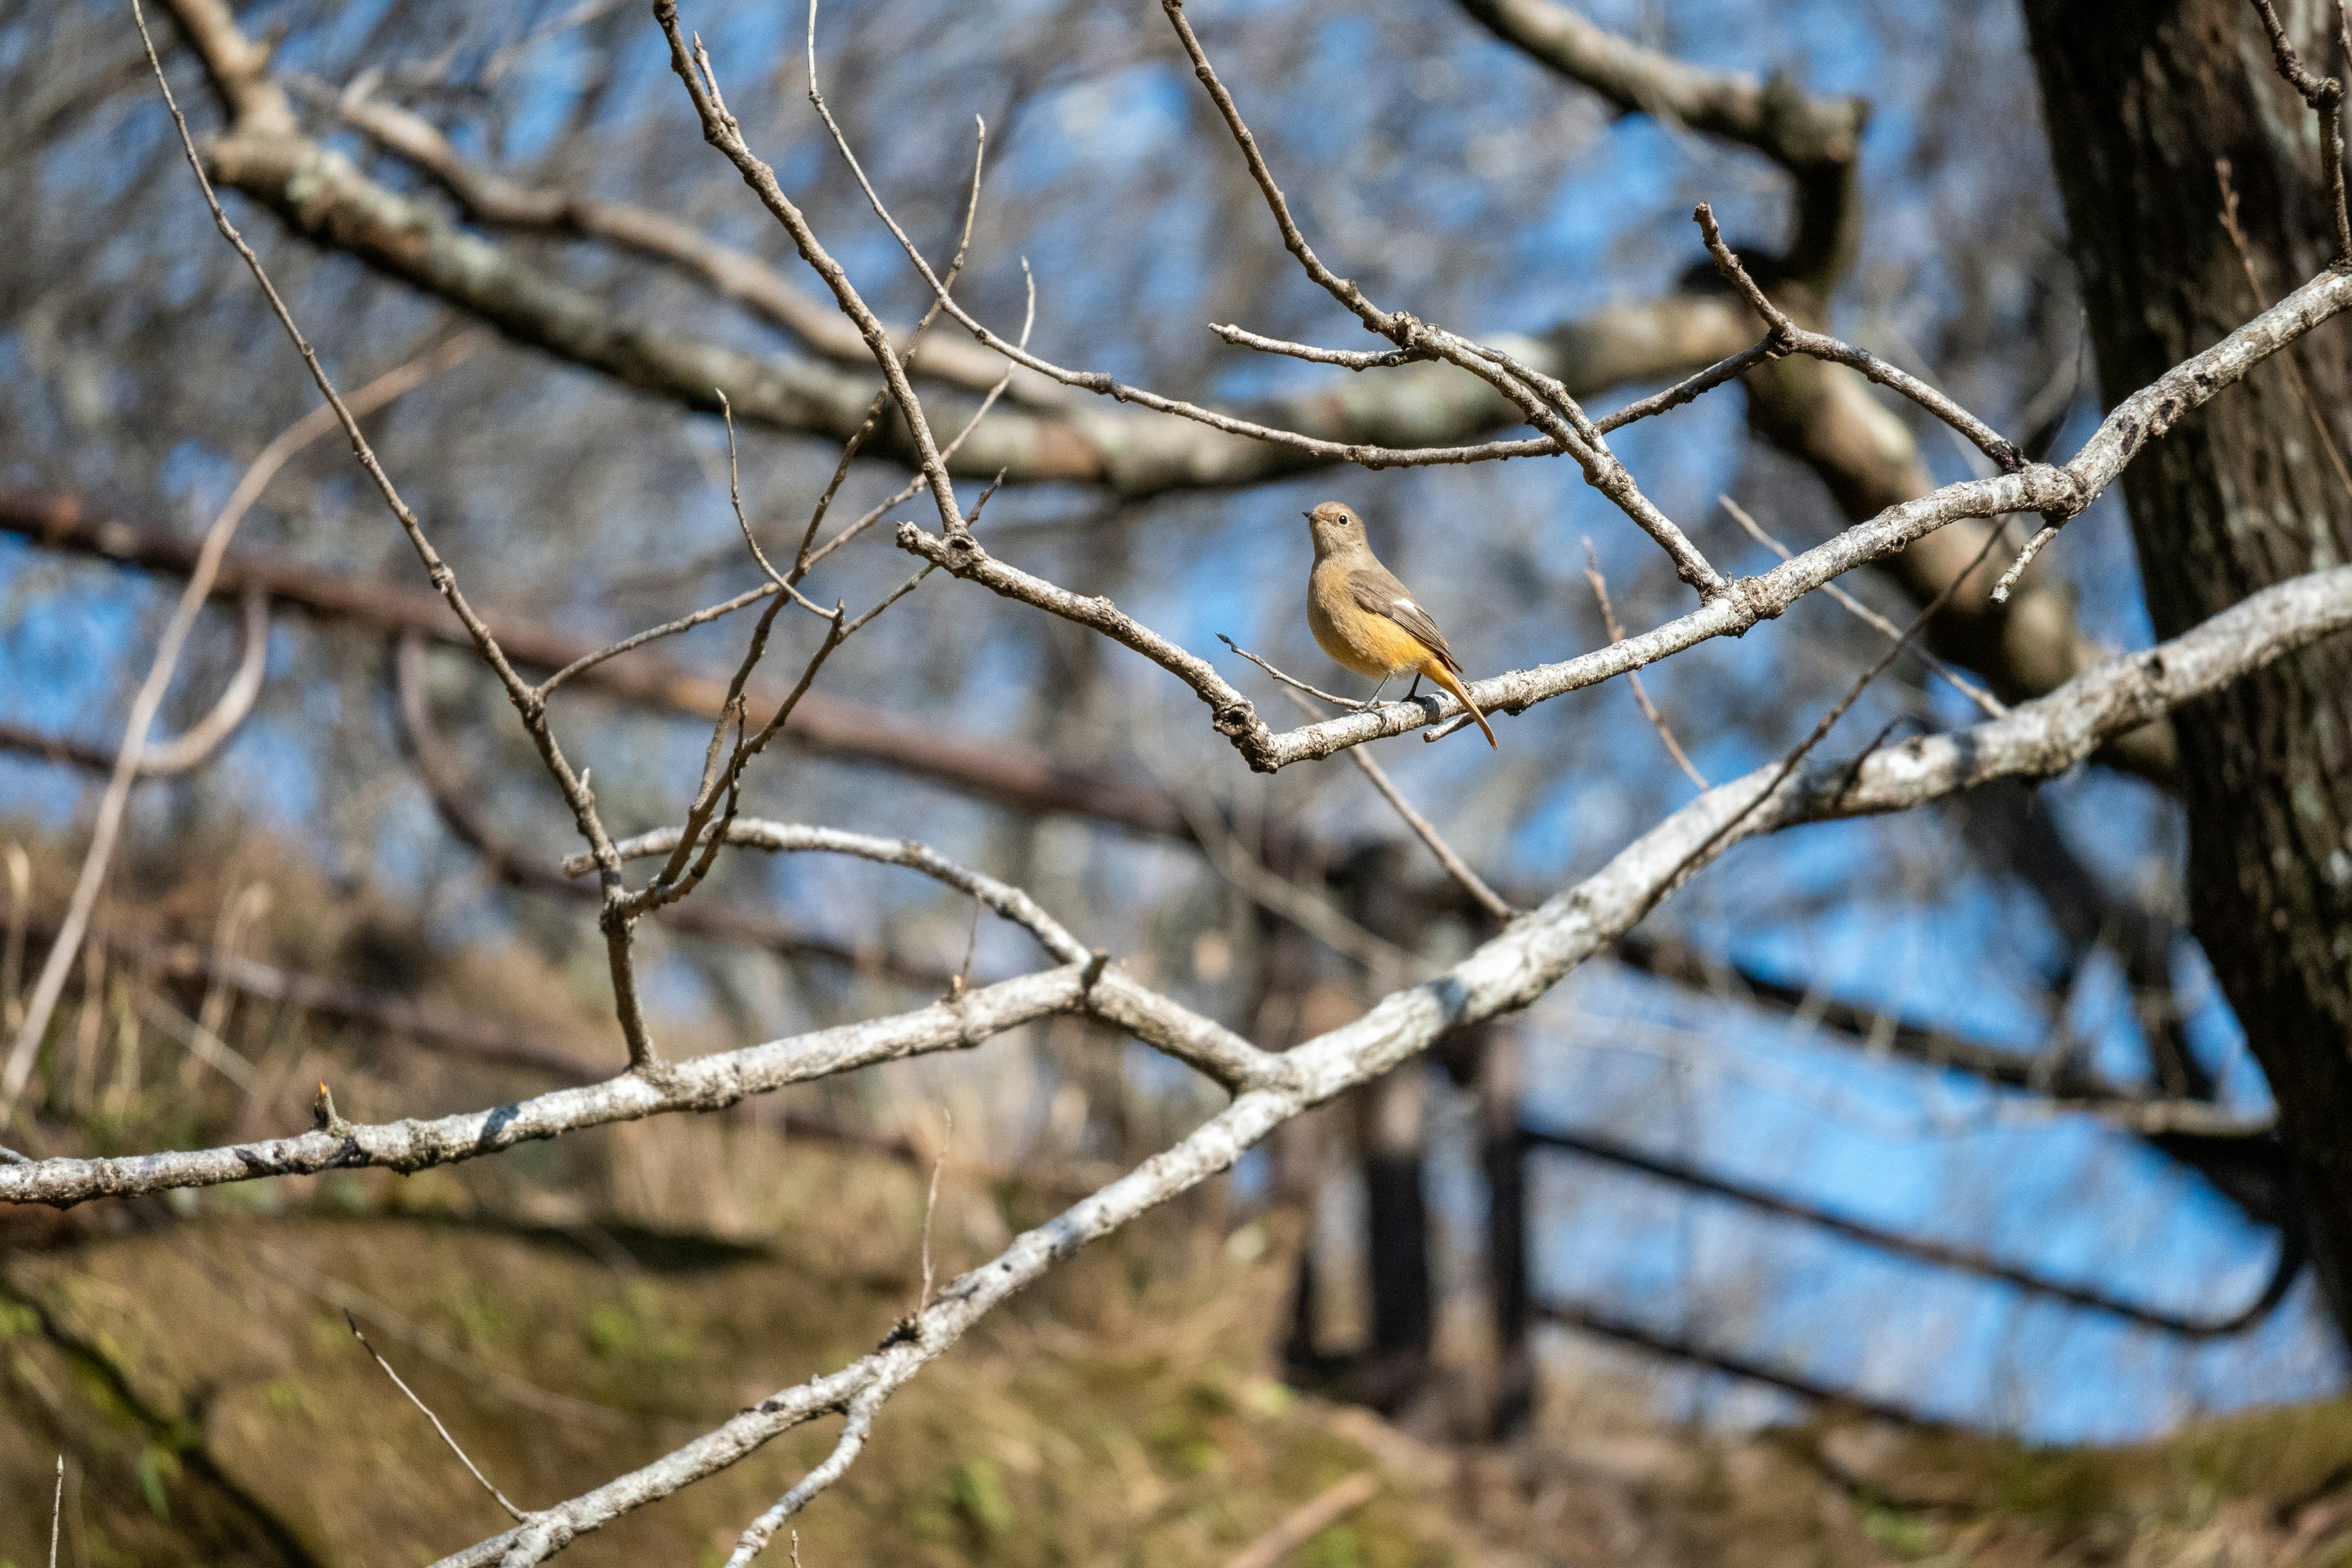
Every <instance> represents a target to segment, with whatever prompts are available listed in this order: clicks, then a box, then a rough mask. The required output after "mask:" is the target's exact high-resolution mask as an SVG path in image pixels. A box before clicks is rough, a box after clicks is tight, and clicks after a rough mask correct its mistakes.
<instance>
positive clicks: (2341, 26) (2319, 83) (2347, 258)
mask: <svg viewBox="0 0 2352 1568" xmlns="http://www.w3.org/2000/svg"><path fill="white" fill-rule="evenodd" d="M2253 4H2254V10H2255V11H2256V12H2257V13H2258V14H2259V15H2260V16H2262V19H2263V29H2264V30H2265V31H2267V32H2268V33H2269V34H2270V37H2271V56H2272V58H2273V59H2275V60H2276V61H2277V62H2278V68H2279V75H2281V76H2283V77H2284V78H2286V79H2287V85H2289V86H2290V87H2292V88H2294V90H2295V91H2296V92H2298V93H2300V94H2302V95H2303V101H2304V102H2305V103H2307V104H2309V105H2310V106H2311V111H2312V113H2313V114H2314V115H2315V116H2317V117H2318V120H2319V155H2320V174H2321V175H2322V177H2323V178H2325V179H2326V182H2327V205H2328V214H2329V216H2330V218H2331V219H2332V220H2333V230H2334V237H2335V250H2334V252H2333V253H2332V259H2331V265H2333V266H2335V267H2336V268H2338V269H2339V270H2341V269H2343V268H2352V216H2347V212H2346V209H2345V197H2344V80H2343V79H2342V78H2341V77H2334V76H2326V77H2319V76H2314V75H2312V74H2311V72H2309V71H2307V70H2305V68H2304V66H2303V59H2302V57H2300V56H2299V55H2297V54H2296V53H2295V49H2294V41H2293V40H2292V39H2290V38H2289V37H2287V36H2286V24H2285V23H2284V22H2282V21H2280V20H2279V14H2278V11H2277V10H2276V8H2274V7H2273V5H2271V0H2253ZM2336 32H2337V34H2338V36H2339V37H2344V38H2345V39H2347V42H2346V43H2345V46H2344V47H2345V48H2346V50H2347V53H2352V33H2347V31H2346V24H2345V20H2344V0H2336ZM2261 291H2262V290H2261V288H2260V287H2259V286H2257V287H2256V289H2255V292H2256V293H2260V292H2261Z"/></svg>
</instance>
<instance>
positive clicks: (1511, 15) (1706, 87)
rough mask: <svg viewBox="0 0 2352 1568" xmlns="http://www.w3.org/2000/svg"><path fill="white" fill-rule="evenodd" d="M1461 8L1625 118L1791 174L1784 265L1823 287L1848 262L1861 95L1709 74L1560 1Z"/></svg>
mask: <svg viewBox="0 0 2352 1568" xmlns="http://www.w3.org/2000/svg"><path fill="white" fill-rule="evenodd" d="M1460 5H1461V6H1462V9H1463V10H1464V11H1465V12H1466V13H1467V14H1468V15H1469V16H1471V17H1473V18H1474V19H1475V20H1476V21H1478V22H1479V23H1481V24H1482V25H1484V26H1486V28H1487V30H1488V31H1490V32H1492V33H1493V34H1494V35H1495V36H1496V37H1498V38H1500V39H1502V40H1503V41H1504V42H1505V43H1507V44H1509V45H1511V46H1512V47H1515V48H1517V49H1518V50H1519V52H1520V53H1522V54H1524V55H1526V56H1528V58H1531V59H1534V60H1536V61H1538V63H1540V64H1542V65H1545V66H1548V67H1549V68H1551V69H1553V70H1556V71H1558V72H1559V73H1560V75H1562V76H1564V77H1567V78H1568V79H1570V80H1571V81H1574V82H1576V83H1578V84H1580V86H1583V87H1585V88H1588V89H1591V90H1592V91H1593V92H1595V93H1598V94H1599V95H1600V96H1601V97H1602V98H1604V99H1606V100H1609V101H1610V102H1611V103H1612V104H1614V105H1615V106H1616V107H1617V108H1618V109H1620V110H1623V111H1624V112H1626V113H1629V114H1647V115H1651V116H1653V117H1654V118H1656V119H1658V120H1660V121H1664V123H1666V124H1667V125H1669V126H1678V127H1683V128H1685V129H1688V130H1691V131H1696V132H1699V133H1700V134H1702V135H1706V136H1714V137H1717V138H1719V139H1721V140H1723V141H1727V142H1737V143H1738V144H1740V145H1742V146H1746V147H1750V148H1753V149H1754V150H1755V151H1757V152H1759V153H1763V154H1764V155H1765V156H1766V157H1768V158H1769V159H1771V160H1772V161H1773V162H1774V163H1778V164H1780V167H1781V168H1783V169H1785V170H1787V171H1788V173H1789V174H1790V176H1791V177H1792V178H1794V180H1795V181H1796V185H1797V195H1796V204H1795V205H1796V221H1795V223H1794V226H1793V232H1792V233H1791V235H1790V241H1789V245H1788V263H1787V264H1788V266H1789V268H1790V269H1791V270H1792V271H1794V272H1795V273H1797V274H1798V275H1799V276H1801V277H1804V278H1806V279H1810V280H1812V281H1815V282H1816V283H1819V284H1826V283H1827V282H1828V281H1829V280H1830V279H1833V278H1834V277H1836V275H1837V274H1839V273H1840V272H1843V270H1844V268H1845V267H1846V265H1847V263H1848V262H1849V261H1850V260H1851V259H1852V255H1853V244H1854V240H1855V238H1856V237H1857V236H1858V235H1859V233H1860V230H1861V215H1860V211H1859V195H1858V193H1857V191H1856V189H1855V183H1856V177H1857V173H1858V163H1859V159H1858V156H1857V155H1858V153H1860V151H1861V144H1862V130H1863V125H1864V121H1867V120H1868V118H1869V116H1870V105H1869V104H1868V102H1867V101H1866V100H1863V99H1860V98H1822V97H1814V96H1811V95H1809V94H1807V93H1806V92H1804V91H1803V89H1801V88H1799V87H1798V86H1797V85H1796V84H1795V83H1794V82H1793V81H1791V80H1790V79H1788V78H1786V77H1781V76H1775V77H1773V78H1771V79H1769V80H1768V81H1760V82H1759V81H1758V80H1757V79H1755V78H1754V77H1752V76H1750V75H1748V74H1747V73H1746V72H1744V71H1709V70H1704V69H1701V68H1697V67H1695V66H1692V65H1688V64H1686V63H1685V62H1684V61H1681V60H1678V59H1675V58H1673V57H1672V56H1669V55H1664V54H1660V53H1658V52H1657V51H1655V50H1654V49H1648V48H1644V47H1642V46H1641V45H1639V44H1635V43H1633V42H1632V41H1631V40H1629V39H1625V38H1621V37H1617V36H1616V35H1615V34H1613V33H1611V32H1609V31H1608V30H1606V29H1605V28H1602V27H1600V26H1596V25H1594V24H1593V23H1592V22H1591V21H1589V20H1587V19H1586V18H1585V17H1584V16H1580V15H1579V14H1578V13H1577V12H1575V11H1572V10H1570V8H1569V7H1568V6H1566V5H1560V4H1558V3H1557V0H1460Z"/></svg>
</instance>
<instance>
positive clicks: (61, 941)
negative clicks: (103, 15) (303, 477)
mask: <svg viewBox="0 0 2352 1568" xmlns="http://www.w3.org/2000/svg"><path fill="white" fill-rule="evenodd" d="M142 26H143V24H142ZM150 58H151V59H152V56H151V57H150ZM155 69H156V71H157V73H158V79H161V72H162V69H163V68H162V66H161V65H160V64H158V65H156V67H155ZM174 112H175V113H176V112H177V111H176V110H174ZM189 156H190V158H191V160H193V159H194V150H193V149H191V151H190V154H189ZM222 221H223V222H224V224H225V223H226V219H224V220H222ZM474 346H475V345H474V343H473V342H471V341H469V340H467V339H465V338H458V339H455V340H453V341H451V342H446V343H444V344H442V345H441V346H439V347H438V348H436V349H433V350H431V351H429V352H427V353H423V354H419V355H418V356H416V357H415V359H412V360H410V361H409V362H408V363H405V364H403V365H399V366H397V367H395V368H394V369H393V370H390V371H387V372H385V373H384V374H383V375H380V376H378V377H376V378H375V379H374V380H373V381H371V382H369V383H368V384H365V385H364V386H362V387H361V388H360V389H359V390H358V391H357V392H355V393H353V394H352V399H351V404H350V405H349V406H345V405H343V404H342V403H341V402H340V401H338V400H336V399H335V398H334V397H333V396H332V395H330V397H329V402H330V404H331V407H328V408H314V409H312V410H311V411H310V413H308V414H306V415H304V416H302V417H301V418H299V419H298V420H296V421H295V422H294V423H293V424H292V425H289V426H287V427H286V428H285V429H284V430H282V431H280V432H279V433H278V435H277V436H276V437H273V438H272V439H271V440H270V441H269V443H268V445H267V446H265V447H262V448H261V450H260V451H259V452H258V453H257V454H255V456H254V458H253V461H252V462H251V463H250V464H248V465H247V468H246V470H245V472H244V474H243V475H242V476H241V477H240V478H239V479H237V482H236V488H235V489H232V490H230V492H229V495H228V499H227V500H226V501H224V502H223V503H222V505H221V509H220V510H219V511H218V512H217V513H216V514H215V516H214V518H213V521H212V523H211V525H210V526H209V527H207V528H206V529H205V537H204V542H202V543H201V544H200V545H198V546H197V547H196V549H195V552H194V558H193V559H192V560H191V562H190V563H189V566H188V581H187V583H186V584H185V585H184V587H183V588H182V589H181V591H180V598H179V602H178V603H177V604H176V605H173V609H172V616H171V618H170V619H169V620H168V621H166V622H165V623H164V626H163V635H162V636H161V637H159V638H158V639H157V641H156V648H155V653H154V657H153V658H152V661H151V662H150V663H149V665H148V668H147V676H146V679H144V680H143V681H142V682H141V684H140V687H139V690H138V692H137V694H136V695H135V696H134V697H133V698H132V699H131V716H130V718H129V719H128V720H127V721H125V722H124V725H123V730H122V743H121V747H120V749H119V750H118V751H117V752H115V755H114V760H113V766H112V769H111V772H110V776H109V778H108V779H107V784H106V791H105V794H104V795H101V796H100V800H99V805H98V817H97V822H96V824H95V826H92V828H91V829H90V837H89V849H88V851H87V852H86V853H85V854H84V856H83V857H82V863H81V871H80V874H79V877H78V878H77V879H76V881H75V883H74V890H73V896H72V898H71V900H69V901H68V904H67V906H66V915H65V920H64V921H63V922H62V923H61V924H60V926H59V927H58V940H57V942H55V944H53V945H52V946H51V948H50V949H49V953H48V956H47V958H46V959H45V960H43V962H42V964H41V969H40V973H39V974H38V975H37V977H36V978H35V980H34V982H33V990H32V994H31V995H30V996H29V997H28V998H27V999H26V1003H25V1013H24V1016H23V1018H22V1019H21V1020H20V1021H19V1022H18V1024H17V1026H16V1036H15V1038H14V1040H13V1042H12V1043H11V1044H10V1046H9V1048H8V1057H7V1061H6V1065H5V1068H0V1112H5V1110H6V1109H7V1108H9V1107H11V1106H13V1105H14V1104H15V1103H16V1097H17V1096H18V1095H19V1094H21V1093H22V1092H23V1091H24V1088H25V1082H26V1079H28V1078H30V1077H31V1076H32V1071H33V1062H34V1058H35V1057H36V1056H37V1053H38V1052H39V1049H40V1046H41V1041H42V1038H43V1037H44V1036H46V1035H47V1032H48V1027H49V1016H50V1014H51V1012H52V1010H54V1009H55V1007H56V1006H57V1002H58V996H59V995H60V994H63V992H64V990H65V984H66V972H67V970H68V969H69V968H71V967H72V964H73V962H74V959H75V957H76V956H77V955H78V954H79V952H80V951H81V937H82V931H83V930H84V928H85V927H87V926H88V924H89V913H90V910H91V908H92V907H93V906H94V905H95V904H96V903H97V901H98V893H99V889H100V886H101V885H102V884H103V883H104V881H105V879H106V870H107V865H108V863H109V861H110V860H111V858H113V854H114V844H115V838H116V836H117V835H118V834H119V833H120V831H121V826H122V816H123V813H124V811H125V810H126V809H128V807H129V805H130V804H131V784H133V783H134V782H136V781H137V779H138V777H139V771H140V763H141V761H142V759H143V758H144V756H145V755H146V750H147V733H148V730H149V728H150V727H151V726H152V724H153V723H154V721H155V715H156V712H157V710H160V709H161V708H162V707H163V698H164V695H165V693H166V692H168V691H169V690H170V689H171V685H172V677H173V672H174V671H175V670H176V669H177V668H178V666H179V661H180V650H181V648H182V647H184V645H185V644H186V642H187V637H188V634H189V633H190V632H191V631H193V630H194V628H195V623H196V616H198V615H199V614H201V613H202V612H203V610H204V607H205V600H206V599H207V598H208V597H210V595H211V594H212V590H213V585H214V583H215V579H216V577H217V574H218V573H219V571H220V565H221V561H222V558H223V557H224V556H225V555H226V553H227V552H228V547H229V542H230V541H231V540H233V539H234V538H236V529H237V525H238V524H239V523H241V522H242V521H245V514H246V513H247V511H248V510H251V509H252V506H253V503H254V502H255V501H257V500H260V499H261V494H262V492H263V491H264V490H265V489H268V486H269V482H270V480H272V479H276V478H277V477H278V470H279V469H281V468H284V467H285V466H286V464H287V463H288V462H289V460H291V459H292V458H293V457H294V455H295V454H296V453H298V452H299V451H300V450H302V448H303V447H307V446H309V445H310V443H311V442H313V441H315V440H317V439H318V438H319V437H321V436H323V435H325V434H326V433H327V432H328V431H329V430H331V429H333V428H334V427H335V426H336V425H337V424H338V423H340V424H341V425H342V426H344V427H345V428H346V430H348V431H353V432H355V431H356V430H357V429H358V426H356V425H355V424H353V423H352V420H353V418H354V416H355V415H356V414H364V413H367V412H369V411H371V410H373V409H376V408H381V407H382V406H383V405H385V404H387V403H390V402H391V401H393V400H394V398H396V397H399V396H400V395H403V394H404V393H406V392H409V391H411V390H413V389H414V388H415V387H416V386H418V385H420V384H423V383H424V382H425V380H427V379H428V378H430V377H431V376H432V375H434V374H436V373H437V372H439V371H442V370H445V369H446V368H448V367H449V366H450V365H453V364H456V363H458V362H460V361H462V360H463V359H465V357H466V356H467V354H470V353H472V352H473V350H474ZM257 614H258V615H262V616H263V619H262V625H261V628H260V633H259V636H258V637H255V635H254V631H253V624H254V621H255V619H256V616H257ZM246 620H247V637H248V646H247V657H246V665H247V668H246V669H244V670H241V671H240V672H239V679H236V680H233V681H232V682H231V683H230V686H229V689H228V691H227V692H226V693H225V694H224V696H223V698H222V700H221V704H220V706H219V707H217V708H216V709H215V712H214V715H213V716H212V717H211V718H208V719H207V720H205V721H204V722H203V723H200V724H199V725H198V726H197V727H196V729H195V730H194V731H192V732H191V734H190V735H188V736H184V737H183V738H182V739H183V741H184V742H186V743H184V744H183V745H182V746H181V747H179V748H177V749H175V750H174V751H173V752H168V753H167V755H166V761H167V762H180V763H184V765H194V763H197V762H201V761H202V760H203V759H204V757H205V755H206V754H207V753H209V752H210V751H211V750H212V748H213V747H214V746H215V745H217V744H218V743H219V742H220V741H221V740H223V739H225V738H226V735H227V734H228V732H229V731H231V730H234V729H235V728H236V724H237V722H238V721H241V720H242V718H243V716H244V715H243V713H242V712H239V711H236V709H235V703H236V700H237V699H238V698H239V697H240V696H242V699H243V702H244V705H245V706H246V707H247V708H249V707H250V706H251V705H252V700H253V698H254V697H255V696H256V695H257V694H258V692H259V689H260V681H261V667H260V665H259V664H258V663H257V662H256V655H255V652H254V650H253V647H252V643H253V642H254V641H259V642H260V643H262V644H264V645H265V646H264V647H262V648H261V650H260V656H261V658H265V659H266V658H267V654H268V649H267V647H266V644H267V642H268V622H267V619H266V613H265V612H257V611H256V610H255V609H253V608H252V607H251V606H250V605H248V608H247V616H246Z"/></svg>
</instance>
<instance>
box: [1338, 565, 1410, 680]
mask: <svg viewBox="0 0 2352 1568" xmlns="http://www.w3.org/2000/svg"><path fill="white" fill-rule="evenodd" d="M1307 629H1308V630H1309V631H1311V632H1313V633H1314V634H1315V641H1316V643H1317V644H1318V646H1319V647H1321V648H1322V649H1323V651H1324V652H1325V653H1328V654H1329V655H1330V656H1331V658H1333V659H1334V660H1335V661H1337V662H1338V663H1339V664H1340V665H1341V666H1343V667H1345V668H1348V669H1350V670H1353V671H1354V672H1355V673H1356V674H1358V675H1365V676H1372V677H1379V676H1383V675H1395V674H1397V673H1398V672H1400V671H1402V670H1407V669H1420V668H1423V666H1424V665H1426V664H1430V663H1433V662H1435V656H1434V655H1433V654H1432V653H1431V652H1430V650H1429V649H1428V648H1427V647H1423V645H1422V641H1421V639H1420V638H1419V637H1415V636H1413V635H1412V633H1411V632H1409V631H1407V630H1405V629H1404V628H1403V627H1402V626H1399V625H1397V624H1396V622H1394V621H1392V620H1391V619H1389V618H1388V617H1387V616H1380V615H1374V614H1373V613H1372V612H1371V611H1370V610H1367V609H1365V608H1364V607H1363V606H1362V605H1359V604H1357V603H1356V600H1355V595H1353V594H1351V593H1349V590H1348V569H1347V568H1346V567H1345V566H1342V565H1340V564H1339V563H1338V562H1335V561H1333V562H1324V563H1321V564H1319V565H1318V566H1317V567H1316V568H1315V572H1314V574H1313V575H1312V576H1310V577H1309V578H1308V579H1307Z"/></svg>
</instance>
